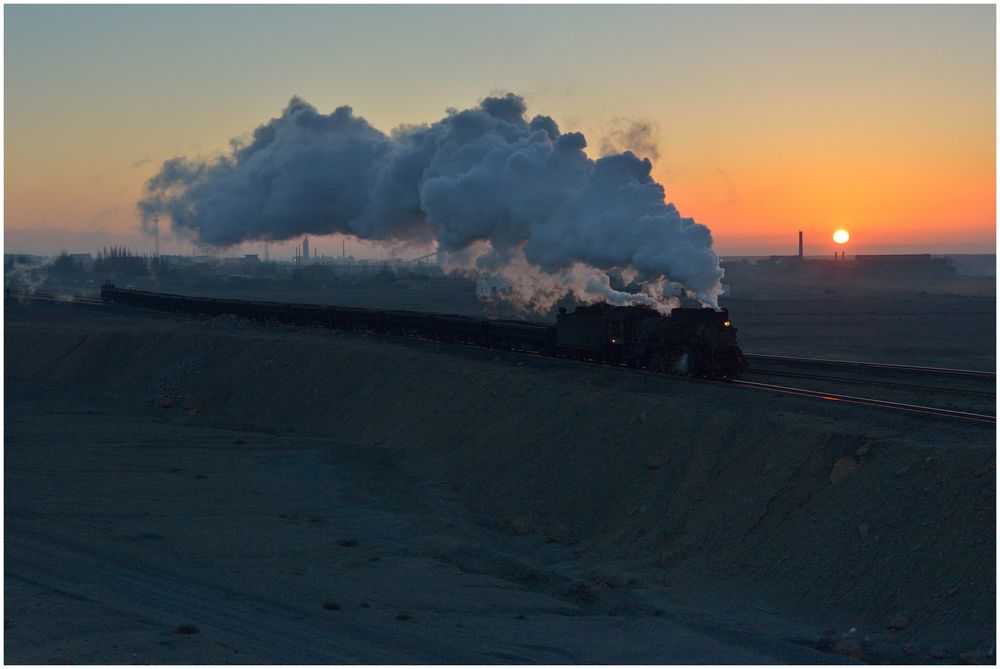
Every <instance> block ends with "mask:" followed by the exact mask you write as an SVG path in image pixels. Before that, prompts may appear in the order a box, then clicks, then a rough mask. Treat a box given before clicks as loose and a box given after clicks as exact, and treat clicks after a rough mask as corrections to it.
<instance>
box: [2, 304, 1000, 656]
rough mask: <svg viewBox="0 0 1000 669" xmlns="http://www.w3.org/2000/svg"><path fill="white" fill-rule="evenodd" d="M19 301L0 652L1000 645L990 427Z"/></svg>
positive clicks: (398, 344)
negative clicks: (892, 626) (999, 638)
mask: <svg viewBox="0 0 1000 669" xmlns="http://www.w3.org/2000/svg"><path fill="white" fill-rule="evenodd" d="M734 311H736V308H735V306H734ZM5 316H6V323H5V337H6V348H5V364H6V371H5V390H6V395H5V409H6V412H5V432H6V439H5V446H6V448H5V485H6V496H5V529H6V533H5V546H4V551H5V657H4V660H5V661H6V662H9V663H25V662H30V663H45V662H53V661H56V662H68V661H71V662H76V663H86V662H91V663H93V662H100V663H132V662H153V663H230V662H232V663H260V662H264V663H282V662H296V663H324V662H366V663H370V662H380V663H401V662H434V663H476V662H489V663H495V662H545V663H559V662H577V663H601V662H613V663H699V662H710V663H758V662H763V663H774V662H794V663H812V662H841V661H853V660H852V658H851V657H850V655H854V656H855V657H857V658H860V659H863V660H865V661H869V662H880V661H885V660H889V661H894V662H920V663H926V662H955V661H957V660H958V659H959V655H960V654H962V653H970V652H979V653H986V652H987V651H989V649H990V648H991V646H992V645H993V644H994V642H995V632H994V631H995V589H996V587H995V555H996V544H995V518H996V515H995V514H996V511H995V487H996V479H995V461H996V460H995V444H994V442H995V431H994V430H993V429H992V428H984V427H982V426H976V425H959V424H954V423H950V422H945V421H942V420H932V419H924V418H912V417H908V416H904V415H896V414H890V413H884V412H879V411H874V410H869V409H863V408H858V407H850V406H839V405H827V404H820V403H815V402H811V401H807V400H801V399H796V398H773V397H770V396H761V395H758V394H756V393H754V392H752V391H748V390H745V389H741V388H736V387H731V386H726V385H719V384H708V383H699V382H692V381H686V380H679V379H670V378H654V377H650V376H647V375H638V376H637V375H635V374H631V373H629V372H628V371H627V370H618V369H608V368H599V367H593V366H579V365H574V364H571V363H567V362H563V361H557V360H545V359H539V358H533V357H527V356H521V355H516V354H508V353H499V352H492V351H482V350H475V349H469V348H461V347H450V346H445V345H441V344H434V343H427V342H419V341H409V340H398V339H391V338H379V337H364V336H357V335H350V334H344V333H336V332H328V331H321V330H311V329H303V328H292V327H285V326H269V325H261V324H253V323H247V322H244V321H240V320H238V319H233V318H228V317H222V318H217V319H213V320H194V319H187V318H181V317H174V316H167V315H162V314H155V313H149V312H143V311H139V310H128V309H124V308H117V307H87V306H82V305H45V304H27V305H18V304H8V305H7V306H6V308H5ZM761 318H763V316H761ZM970 318H971V317H970ZM748 320H749V319H748ZM970 322H971V321H970ZM981 322H982V321H981ZM990 322H991V323H992V319H990ZM737 324H738V325H741V326H742V327H743V330H741V334H744V333H745V332H746V331H747V330H748V328H747V326H746V324H745V323H737ZM758 327H761V326H758ZM863 329H864V328H863V327H862V328H861V329H856V330H853V331H850V332H848V333H847V334H846V335H845V336H846V337H848V338H849V337H855V338H856V341H859V342H860V341H863V338H862V336H861V335H860V334H857V333H858V332H860V331H862V330H863ZM935 331H937V330H935ZM942 331H943V329H942ZM755 336H762V335H761V334H760V332H759V330H758V333H757V335H755ZM953 339H954V338H953ZM817 345H818V346H819V345H820V344H817ZM922 346H923V345H922ZM963 347H964V348H963ZM747 348H751V347H750V346H747ZM925 348H926V349H927V350H928V351H929V350H931V349H932V345H931V344H927V345H926V346H925ZM955 348H956V349H962V350H967V351H968V355H965V356H964V358H965V359H966V360H969V361H972V360H980V361H981V363H982V365H987V366H992V351H991V349H990V348H989V347H987V348H986V349H983V348H982V347H981V346H980V345H979V343H978V339H976V340H971V343H969V342H964V343H961V342H960V343H956V344H955ZM831 350H832V352H833V353H836V350H835V349H831ZM762 352H763V351H762ZM799 352H802V351H799ZM925 352H926V351H925ZM941 355H942V357H945V355H946V354H941ZM947 355H950V354H947ZM865 357H877V356H874V355H872V356H865V355H859V356H858V358H860V359H864V358H865ZM962 357H963V356H962V355H957V356H952V358H951V359H953V360H954V362H953V364H952V365H951V366H962V365H961V364H960V363H961V360H959V358H962ZM932 358H933V356H932V355H930V354H928V359H927V360H926V362H928V363H930V360H931V359H932ZM970 366H971V363H970ZM894 616H905V625H903V629H899V630H889V629H887V623H889V622H890V620H891V619H893V620H895V619H894ZM896 622H899V621H898V620H896ZM183 626H192V629H188V628H185V627H183ZM897 626H898V625H897ZM852 628H854V629H855V631H854V632H851V631H850V630H852ZM185 631H187V632H194V633H184V632H185ZM845 637H847V638H845ZM965 657H966V659H969V658H970V657H971V656H970V655H966V656H965ZM980 657H985V656H983V655H981V656H980Z"/></svg>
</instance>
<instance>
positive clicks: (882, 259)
mask: <svg viewBox="0 0 1000 669" xmlns="http://www.w3.org/2000/svg"><path fill="white" fill-rule="evenodd" d="M854 263H855V267H856V269H857V271H858V273H865V274H890V273H891V274H895V275H913V276H920V277H952V276H955V275H956V274H957V271H956V269H955V264H954V262H952V260H951V259H950V258H935V257H933V256H932V255H931V254H930V253H911V254H905V255H866V256H860V255H859V256H854Z"/></svg>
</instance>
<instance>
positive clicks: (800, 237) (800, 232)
mask: <svg viewBox="0 0 1000 669" xmlns="http://www.w3.org/2000/svg"><path fill="white" fill-rule="evenodd" d="M799 260H802V231H801V230H799Z"/></svg>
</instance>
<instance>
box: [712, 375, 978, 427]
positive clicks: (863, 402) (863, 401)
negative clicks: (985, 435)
mask: <svg viewBox="0 0 1000 669" xmlns="http://www.w3.org/2000/svg"><path fill="white" fill-rule="evenodd" d="M732 383H733V384H734V385H737V386H739V387H741V388H752V389H755V390H761V391H766V392H773V393H782V394H786V395H795V396H798V397H812V398H816V399H822V400H827V401H830V402H842V403H845V404H857V405H860V406H867V407H876V408H880V409H891V410H893V411H904V412H908V413H915V414H923V415H926V416H938V417H943V418H953V419H958V420H965V421H972V422H975V423H987V424H991V425H996V422H997V418H996V416H994V415H991V414H982V413H975V412H972V411H956V410H954V409H942V408H939V407H930V406H922V405H918V404H907V403H905V402H891V401H888V400H880V399H876V398H873V397H856V396H853V395H841V394H838V393H828V392H824V391H820V390H809V389H807V388H792V387H788V386H779V385H775V384H771V383H758V382H756V381H744V380H742V379H737V380H734V381H733V382H732Z"/></svg>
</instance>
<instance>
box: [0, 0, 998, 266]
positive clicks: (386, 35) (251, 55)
mask: <svg viewBox="0 0 1000 669" xmlns="http://www.w3.org/2000/svg"><path fill="white" fill-rule="evenodd" d="M995 11H996V10H995V7H994V6H991V5H977V6H955V5H949V6H927V5H920V6H899V5H895V6H856V5H845V6H818V5H811V6H809V5H806V6H789V5H772V6H746V5H743V6H709V5H695V6H630V7H621V6H616V7H609V6H545V7H539V6H464V7H456V6H435V7H421V6H412V5H411V6H401V7H393V6H367V7H363V6H362V7H359V6H294V7H293V6H212V7H209V6H103V7H95V6H80V5H75V6H52V5H49V6H24V5H14V6H11V5H8V6H5V8H4V17H5V31H4V33H5V34H4V37H5V53H4V55H5V77H6V79H5V81H6V83H5V110H4V111H5V119H6V122H5V128H4V137H5V142H6V151H5V157H4V161H5V162H4V165H5V195H6V198H5V202H4V214H5V223H4V227H5V232H6V250H8V251H12V250H23V251H28V252H39V251H45V250H48V251H54V250H57V249H58V248H60V247H68V248H69V250H71V251H93V250H96V249H95V248H91V247H89V246H86V244H87V243H88V241H87V240H89V239H94V240H98V239H101V240H107V239H111V238H118V239H125V238H126V235H129V234H131V235H135V234H136V232H135V231H136V230H137V228H138V217H137V214H136V212H135V202H136V200H137V199H138V198H139V196H140V194H141V192H142V185H143V182H144V181H145V180H146V179H148V178H149V177H150V176H151V175H152V174H153V173H154V172H155V171H156V170H157V168H158V166H159V164H160V163H161V162H162V161H163V160H165V159H167V158H170V157H173V156H176V155H187V156H208V155H212V154H214V153H217V152H220V151H225V150H227V148H228V141H229V139H230V138H233V137H237V136H241V135H245V134H246V133H248V132H250V131H252V129H253V128H254V127H256V126H257V125H259V124H260V123H262V122H264V121H266V120H267V119H269V118H271V117H273V116H276V115H278V114H279V113H280V111H281V109H282V108H283V106H284V105H285V104H286V103H287V101H288V99H289V98H290V97H291V96H292V95H295V94H297V95H301V96H303V97H304V98H305V99H307V100H308V101H309V102H311V103H312V104H314V105H316V106H317V107H318V108H319V109H320V110H321V111H323V112H328V111H331V110H332V109H333V108H334V107H336V106H339V105H342V104H349V105H351V106H352V107H353V108H354V110H355V113H357V114H359V115H361V116H364V117H365V118H367V119H368V120H369V121H370V122H371V123H372V124H373V125H375V126H376V127H378V128H380V129H382V130H384V131H388V130H390V129H391V128H392V127H394V126H396V125H399V124H401V123H420V122H430V121H434V120H437V119H439V118H441V116H442V115H443V113H444V111H445V109H447V108H449V107H457V108H467V107H470V106H474V105H475V104H476V103H477V102H478V100H480V99H481V98H482V97H484V96H486V95H489V94H492V93H497V92H504V91H513V92H516V93H519V94H521V95H523V96H524V97H525V98H526V101H527V103H528V107H529V109H528V113H529V114H532V115H533V114H535V113H542V114H548V115H550V116H552V117H554V118H555V119H556V121H558V122H559V124H560V128H561V129H562V130H563V131H569V130H580V131H583V132H584V133H585V134H586V135H587V137H588V140H589V143H590V149H589V150H590V151H591V153H592V155H593V156H594V157H596V156H597V155H600V148H601V144H602V141H601V140H602V138H604V137H607V136H610V135H611V134H613V132H614V130H615V129H616V128H619V127H621V126H622V125H623V124H626V123H628V122H629V121H631V120H637V119H639V120H648V121H651V122H653V123H654V124H655V128H656V133H655V134H656V139H657V145H658V151H659V158H658V159H657V160H655V161H654V170H653V173H654V176H655V177H656V178H657V180H658V181H660V182H661V183H663V184H664V185H665V187H666V190H667V196H668V199H669V200H671V201H673V202H674V203H675V204H676V205H677V206H678V208H679V209H680V211H681V213H682V214H684V215H685V216H692V217H694V218H695V219H696V220H698V221H699V222H701V223H704V224H706V225H708V226H709V227H710V228H711V229H712V232H713V234H714V236H715V240H716V248H717V250H718V251H719V252H720V254H722V255H727V254H728V255H742V254H770V253H794V252H795V246H796V238H795V235H796V231H797V230H800V229H801V230H804V231H805V233H806V241H807V253H816V254H819V253H828V252H832V250H833V244H832V242H831V241H830V235H831V233H832V232H833V230H834V229H835V228H837V227H845V228H847V229H849V230H850V231H851V234H852V236H853V238H852V241H851V243H850V244H849V245H848V247H847V248H848V253H853V252H857V253H866V252H874V253H878V252H924V251H929V252H941V253H944V252H971V253H976V252H979V253H992V252H994V250H995V230H996V136H995V128H996V108H995V104H996V71H995V70H996V68H995V64H996V55H995V53H996V33H995V25H996V21H995ZM17 230H31V231H33V234H28V233H24V232H12V231H17ZM62 230H68V231H73V234H70V233H66V234H65V235H64V236H63V238H64V239H65V240H66V242H65V243H61V244H60V243H59V239H60V235H62V234H63V233H61V232H59V231H62ZM38 231H41V232H38ZM46 231H48V232H46ZM84 232H86V233H93V236H92V237H87V236H83V235H82V234H81V233H84ZM33 235H34V236H33ZM43 237H44V238H45V239H48V240H49V241H46V242H44V243H45V244H50V245H55V248H52V247H51V246H50V247H49V248H48V249H43V248H34V247H32V246H31V244H32V243H34V242H31V241H30V240H31V239H36V238H37V239H42V238H43ZM26 240H27V241H26ZM53 240H55V241H53ZM323 243H325V244H326V245H327V246H331V247H332V246H335V247H336V249H337V250H338V251H339V246H340V244H339V242H335V240H326V242H321V244H323ZM38 244H42V242H39V243H38ZM183 248H186V249H190V245H187V246H186V247H183ZM332 250H333V249H331V251H332Z"/></svg>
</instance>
